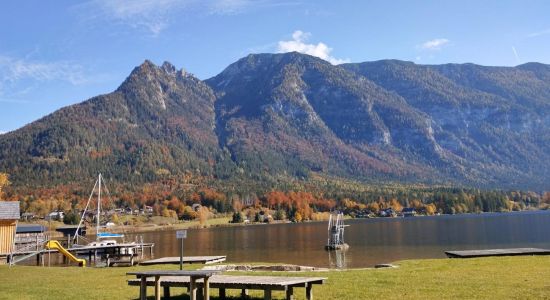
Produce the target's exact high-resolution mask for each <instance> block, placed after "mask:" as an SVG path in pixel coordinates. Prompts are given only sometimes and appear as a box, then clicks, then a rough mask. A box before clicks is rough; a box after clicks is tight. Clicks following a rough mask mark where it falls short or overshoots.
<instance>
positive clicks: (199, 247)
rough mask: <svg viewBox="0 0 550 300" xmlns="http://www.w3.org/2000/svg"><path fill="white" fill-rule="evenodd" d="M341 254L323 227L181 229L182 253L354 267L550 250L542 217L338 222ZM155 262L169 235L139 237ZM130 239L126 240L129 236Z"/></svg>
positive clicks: (175, 252) (169, 249)
mask: <svg viewBox="0 0 550 300" xmlns="http://www.w3.org/2000/svg"><path fill="white" fill-rule="evenodd" d="M345 224H347V225H351V226H349V227H347V228H346V232H345V241H346V243H348V244H349V245H350V249H349V250H347V251H346V252H340V251H339V252H335V251H330V252H329V251H325V250H324V246H325V244H326V242H327V222H311V223H292V224H273V225H267V224H266V225H246V226H235V227H217V228H208V229H193V230H188V233H187V239H185V240H184V255H227V261H228V262H231V263H236V262H270V263H290V264H299V265H306V266H315V267H331V268H361V267H372V266H374V265H375V264H378V263H389V262H395V261H398V260H403V259H415V258H443V257H446V256H445V254H444V251H446V250H471V249H490V248H514V247H539V248H550V232H548V229H550V212H546V211H528V212H513V213H486V214H464V215H454V216H433V217H410V218H377V219H353V220H346V221H345ZM139 235H143V238H144V240H145V241H147V242H153V243H155V249H154V252H155V253H154V254H155V257H164V256H179V243H178V241H177V240H176V234H175V232H174V231H162V232H147V233H140V234H139ZM130 238H133V237H132V235H130Z"/></svg>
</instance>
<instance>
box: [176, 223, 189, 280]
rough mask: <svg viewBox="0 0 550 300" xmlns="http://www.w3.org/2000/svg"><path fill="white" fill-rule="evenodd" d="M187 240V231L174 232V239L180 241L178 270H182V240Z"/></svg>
mask: <svg viewBox="0 0 550 300" xmlns="http://www.w3.org/2000/svg"><path fill="white" fill-rule="evenodd" d="M186 238H187V230H178V231H176V239H179V240H181V244H180V270H183V239H186Z"/></svg>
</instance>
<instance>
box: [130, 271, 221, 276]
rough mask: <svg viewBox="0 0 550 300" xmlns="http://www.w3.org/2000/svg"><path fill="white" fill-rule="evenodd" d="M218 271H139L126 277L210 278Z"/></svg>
mask: <svg viewBox="0 0 550 300" xmlns="http://www.w3.org/2000/svg"><path fill="white" fill-rule="evenodd" d="M219 273H221V271H218V270H195V271H187V270H152V271H139V272H137V271H136V272H128V273H126V275H135V276H137V277H151V276H192V277H210V276H212V275H214V274H219Z"/></svg>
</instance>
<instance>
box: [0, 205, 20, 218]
mask: <svg viewBox="0 0 550 300" xmlns="http://www.w3.org/2000/svg"><path fill="white" fill-rule="evenodd" d="M0 220H19V201H0Z"/></svg>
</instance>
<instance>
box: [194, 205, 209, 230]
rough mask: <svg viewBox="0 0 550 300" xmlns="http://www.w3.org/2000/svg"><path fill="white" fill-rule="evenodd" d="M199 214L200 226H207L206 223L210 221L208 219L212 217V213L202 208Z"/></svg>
mask: <svg viewBox="0 0 550 300" xmlns="http://www.w3.org/2000/svg"><path fill="white" fill-rule="evenodd" d="M197 214H198V217H199V224H200V225H201V227H204V226H206V221H208V217H209V215H210V211H209V210H208V208H207V207H205V206H201V208H200V209H199V211H198V212H197Z"/></svg>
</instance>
